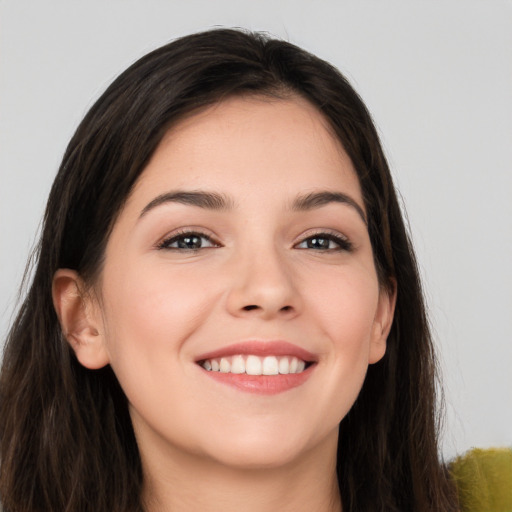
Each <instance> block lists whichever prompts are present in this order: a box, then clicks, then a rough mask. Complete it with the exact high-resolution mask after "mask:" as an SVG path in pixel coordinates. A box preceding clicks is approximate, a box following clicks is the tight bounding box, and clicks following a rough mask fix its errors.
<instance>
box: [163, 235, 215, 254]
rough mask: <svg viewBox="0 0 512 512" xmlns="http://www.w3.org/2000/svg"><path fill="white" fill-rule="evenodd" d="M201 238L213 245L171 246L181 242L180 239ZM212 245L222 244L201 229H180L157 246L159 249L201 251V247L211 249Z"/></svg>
mask: <svg viewBox="0 0 512 512" xmlns="http://www.w3.org/2000/svg"><path fill="white" fill-rule="evenodd" d="M194 237H196V238H200V239H203V240H207V241H208V243H210V244H211V245H210V246H208V247H170V246H171V244H173V243H176V242H179V241H180V240H183V239H185V238H194ZM212 247H220V244H219V243H218V242H216V241H215V240H214V239H213V238H212V237H211V236H209V235H207V234H206V233H202V232H200V231H188V230H183V231H179V232H177V233H174V234H173V235H172V236H170V237H169V238H165V239H164V240H162V241H161V242H159V243H158V244H157V246H156V248H157V249H162V250H168V251H190V252H195V251H199V250H201V249H210V248H212Z"/></svg>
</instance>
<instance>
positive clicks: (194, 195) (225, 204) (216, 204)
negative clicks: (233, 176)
mask: <svg viewBox="0 0 512 512" xmlns="http://www.w3.org/2000/svg"><path fill="white" fill-rule="evenodd" d="M164 203H181V204H186V205H190V206H197V207H198V208H204V209H206V210H230V209H232V208H233V206H234V203H233V201H232V200H231V199H230V198H228V197H226V196H224V195H223V194H217V193H216V192H203V191H200V190H198V191H191V192H184V191H181V190H177V191H173V192H166V193H165V194H161V195H159V196H157V197H155V199H153V200H152V201H151V202H150V203H148V204H147V205H146V206H145V207H144V209H143V210H142V212H141V213H140V215H139V218H140V217H143V216H144V215H146V213H148V212H149V211H150V210H152V209H153V208H156V207H157V206H160V205H161V204H164Z"/></svg>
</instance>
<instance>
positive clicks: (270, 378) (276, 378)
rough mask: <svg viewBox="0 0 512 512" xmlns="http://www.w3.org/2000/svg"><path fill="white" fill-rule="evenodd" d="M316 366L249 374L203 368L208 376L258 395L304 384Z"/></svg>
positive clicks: (281, 391)
mask: <svg viewBox="0 0 512 512" xmlns="http://www.w3.org/2000/svg"><path fill="white" fill-rule="evenodd" d="M315 366H316V365H314V364H312V365H311V366H309V367H308V368H306V369H305V370H304V371H303V372H301V373H290V374H288V375H247V374H246V373H242V374H236V373H222V372H214V371H207V370H204V369H203V368H201V369H202V371H203V372H205V373H206V375H208V377H211V378H212V379H214V380H216V381H217V382H220V383H222V384H226V385H227V386H231V387H234V388H237V389H239V390H240V391H245V392H246V393H254V394H256V395H277V394H279V393H284V392H285V391H289V390H290V389H293V388H296V387H298V386H301V385H302V384H304V382H306V380H308V379H309V377H310V376H311V374H312V372H313V369H314V367H315Z"/></svg>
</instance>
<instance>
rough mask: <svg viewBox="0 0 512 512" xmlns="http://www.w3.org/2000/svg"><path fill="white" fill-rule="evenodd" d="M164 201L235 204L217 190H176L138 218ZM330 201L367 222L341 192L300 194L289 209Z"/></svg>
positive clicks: (229, 206) (201, 205)
mask: <svg viewBox="0 0 512 512" xmlns="http://www.w3.org/2000/svg"><path fill="white" fill-rule="evenodd" d="M165 203H180V204H185V205H189V206H196V207H198V208H204V209H206V210H216V211H222V210H231V209H233V208H234V206H235V202H234V201H233V200H232V199H231V198H230V197H228V196H226V195H224V194H219V193H217V192H206V191H202V190H195V191H183V190H176V191H172V192H166V193H165V194H161V195H159V196H157V197H155V199H153V200H152V201H151V202H149V203H148V204H147V205H146V206H145V207H144V208H143V210H142V211H141V213H140V215H139V218H141V217H143V216H144V215H146V214H147V213H148V212H149V211H150V210H153V209H154V208H156V207H157V206H160V205H162V204H165ZM330 203H342V204H346V205H348V206H351V207H352V208H354V210H355V211H356V212H357V213H358V214H359V216H360V217H361V219H363V222H364V223H365V224H367V223H368V222H367V220H366V215H365V213H364V210H363V209H362V208H361V207H360V206H359V204H357V202H356V201H355V200H354V199H352V198H351V197H350V196H348V195H346V194H343V193H342V192H331V191H320V192H311V193H309V194H304V195H300V196H298V197H297V198H295V200H294V201H293V202H292V205H291V209H292V210H294V211H301V212H303V211H308V210H314V209H316V208H321V207H322V206H325V205H327V204H330Z"/></svg>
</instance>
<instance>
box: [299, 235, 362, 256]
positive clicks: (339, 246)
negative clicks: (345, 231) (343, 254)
mask: <svg viewBox="0 0 512 512" xmlns="http://www.w3.org/2000/svg"><path fill="white" fill-rule="evenodd" d="M295 247H296V248H297V249H312V250H316V251H324V252H327V251H351V250H352V243H351V242H350V241H349V240H348V239H347V238H345V237H344V236H342V235H339V234H334V233H316V234H314V235H312V236H309V237H307V238H305V239H304V240H302V241H301V242H299V243H298V244H297V245H296V246H295Z"/></svg>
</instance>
